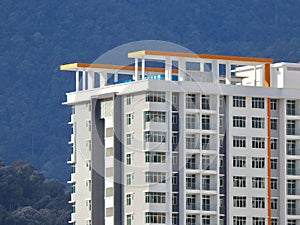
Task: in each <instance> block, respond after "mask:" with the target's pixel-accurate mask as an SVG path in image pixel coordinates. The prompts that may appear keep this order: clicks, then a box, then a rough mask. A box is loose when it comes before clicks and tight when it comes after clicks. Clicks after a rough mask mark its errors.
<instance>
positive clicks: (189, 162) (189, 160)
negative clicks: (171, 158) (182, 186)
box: [185, 155, 196, 169]
mask: <svg viewBox="0 0 300 225" xmlns="http://www.w3.org/2000/svg"><path fill="white" fill-rule="evenodd" d="M185 166H186V168H187V169H196V156H195V155H187V156H186V164H185Z"/></svg>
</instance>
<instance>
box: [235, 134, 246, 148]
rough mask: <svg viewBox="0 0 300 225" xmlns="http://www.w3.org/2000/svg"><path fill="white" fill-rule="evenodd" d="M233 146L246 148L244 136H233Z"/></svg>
mask: <svg viewBox="0 0 300 225" xmlns="http://www.w3.org/2000/svg"><path fill="white" fill-rule="evenodd" d="M233 147H238V148H246V137H243V136H233Z"/></svg>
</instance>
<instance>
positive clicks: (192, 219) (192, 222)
mask: <svg viewBox="0 0 300 225" xmlns="http://www.w3.org/2000/svg"><path fill="white" fill-rule="evenodd" d="M185 222H186V225H196V215H186V219H185Z"/></svg>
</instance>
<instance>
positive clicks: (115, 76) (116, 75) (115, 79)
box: [114, 73, 118, 82]
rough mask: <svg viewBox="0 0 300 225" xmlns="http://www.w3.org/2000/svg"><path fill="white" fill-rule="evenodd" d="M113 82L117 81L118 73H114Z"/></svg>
mask: <svg viewBox="0 0 300 225" xmlns="http://www.w3.org/2000/svg"><path fill="white" fill-rule="evenodd" d="M114 82H118V73H114Z"/></svg>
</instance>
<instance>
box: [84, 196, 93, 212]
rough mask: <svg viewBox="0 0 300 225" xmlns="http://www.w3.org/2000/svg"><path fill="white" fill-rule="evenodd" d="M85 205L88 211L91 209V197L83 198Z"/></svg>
mask: <svg viewBox="0 0 300 225" xmlns="http://www.w3.org/2000/svg"><path fill="white" fill-rule="evenodd" d="M85 206H86V207H87V208H88V210H89V211H91V210H92V200H91V199H87V200H85Z"/></svg>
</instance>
